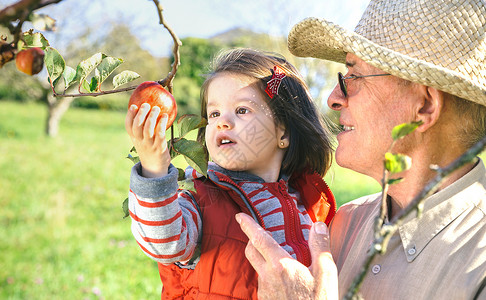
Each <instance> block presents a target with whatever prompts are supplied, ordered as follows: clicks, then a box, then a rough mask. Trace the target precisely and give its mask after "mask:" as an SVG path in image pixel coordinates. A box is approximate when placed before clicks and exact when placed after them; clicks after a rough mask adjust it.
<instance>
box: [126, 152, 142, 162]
mask: <svg viewBox="0 0 486 300" xmlns="http://www.w3.org/2000/svg"><path fill="white" fill-rule="evenodd" d="M127 158H128V159H129V160H131V161H132V162H133V164H136V163H138V162H139V161H140V157H138V156H132V155H131V154H128V156H127Z"/></svg>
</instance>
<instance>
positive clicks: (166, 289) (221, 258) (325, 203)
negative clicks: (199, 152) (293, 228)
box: [158, 174, 336, 299]
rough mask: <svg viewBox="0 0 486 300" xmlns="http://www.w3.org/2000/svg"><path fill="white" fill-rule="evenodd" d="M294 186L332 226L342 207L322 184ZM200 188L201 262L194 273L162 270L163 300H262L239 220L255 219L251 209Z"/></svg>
mask: <svg viewBox="0 0 486 300" xmlns="http://www.w3.org/2000/svg"><path fill="white" fill-rule="evenodd" d="M289 183H290V185H292V186H295V187H296V188H298V191H299V192H300V197H301V201H302V202H303V204H304V206H305V207H306V209H307V212H308V214H309V216H310V217H311V219H312V220H313V221H322V222H324V221H325V222H326V223H327V224H329V222H330V221H331V219H332V217H333V216H334V214H335V212H336V202H335V200H334V196H333V195H332V193H331V191H330V190H329V188H328V187H327V185H326V184H325V183H324V181H323V180H322V178H321V177H320V176H318V175H317V174H315V175H309V174H306V175H303V176H302V175H301V176H296V179H295V180H291V181H290V182H289ZM194 185H195V188H196V191H197V194H198V200H197V202H198V205H199V207H200V210H201V214H202V224H203V226H202V241H201V245H200V247H201V256H200V260H199V262H198V263H197V265H196V268H195V269H194V270H190V269H183V268H180V267H179V266H177V265H176V264H171V265H162V264H160V263H159V264H158V265H159V274H160V278H161V280H162V283H163V288H162V299H257V284H258V277H257V273H256V272H255V270H254V269H253V267H252V266H251V265H250V263H249V262H248V260H247V259H246V257H245V247H246V244H247V243H248V238H247V237H246V235H245V234H244V233H243V231H241V229H240V226H239V224H238V223H237V222H236V220H235V214H237V213H239V212H244V213H247V214H249V215H251V213H250V210H249V208H248V207H247V206H246V205H245V203H244V201H243V199H242V198H241V196H239V195H238V194H237V193H236V192H235V191H234V190H232V189H230V188H226V187H222V186H219V185H216V184H215V183H214V182H212V181H210V180H201V179H197V180H194ZM223 189H224V190H223ZM257 216H260V215H259V214H257ZM258 219H260V217H258ZM258 221H259V223H260V224H262V220H261V219H260V220H258Z"/></svg>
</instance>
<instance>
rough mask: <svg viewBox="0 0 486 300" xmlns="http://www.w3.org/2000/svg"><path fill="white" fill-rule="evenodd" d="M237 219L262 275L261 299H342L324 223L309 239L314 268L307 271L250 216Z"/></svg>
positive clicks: (248, 254)
mask: <svg viewBox="0 0 486 300" xmlns="http://www.w3.org/2000/svg"><path fill="white" fill-rule="evenodd" d="M236 220H237V221H238V223H240V226H241V229H242V230H243V232H244V233H245V234H246V235H247V236H248V238H249V239H250V240H249V242H248V245H247V247H246V251H245V254H246V257H247V258H248V260H249V261H250V263H251V265H252V266H253V268H255V270H256V271H257V273H258V299H279V300H284V299H292V300H295V299H319V300H323V299H338V281H337V269H336V265H335V263H334V261H333V259H332V255H331V253H330V248H329V234H328V230H327V226H326V225H325V224H324V223H322V222H317V223H315V224H314V225H313V226H312V229H311V232H310V236H309V247H310V251H311V256H312V265H311V266H310V268H306V267H305V266H304V265H303V264H301V263H300V262H298V261H297V260H295V259H293V258H292V257H291V256H290V255H289V254H288V253H287V251H285V250H284V249H283V248H282V247H280V246H279V245H278V244H277V242H276V241H275V240H274V239H273V238H272V237H271V236H270V234H268V233H267V232H266V231H265V230H264V229H263V228H262V227H260V226H259V225H258V224H257V223H256V222H255V221H254V220H253V219H252V218H251V217H250V216H248V215H246V214H243V213H240V214H237V215H236Z"/></svg>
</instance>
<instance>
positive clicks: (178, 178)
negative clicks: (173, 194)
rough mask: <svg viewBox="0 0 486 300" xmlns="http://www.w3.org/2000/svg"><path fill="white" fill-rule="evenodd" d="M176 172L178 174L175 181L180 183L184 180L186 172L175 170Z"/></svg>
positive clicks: (179, 169)
mask: <svg viewBox="0 0 486 300" xmlns="http://www.w3.org/2000/svg"><path fill="white" fill-rule="evenodd" d="M177 172H178V173H179V174H178V175H177V181H182V180H184V179H185V178H186V172H184V170H182V169H181V168H177ZM191 181H192V180H191Z"/></svg>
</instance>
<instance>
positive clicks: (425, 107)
mask: <svg viewBox="0 0 486 300" xmlns="http://www.w3.org/2000/svg"><path fill="white" fill-rule="evenodd" d="M343 7H344V6H343ZM343 12H345V10H344V11H343ZM289 48H290V50H291V52H292V53H293V54H295V55H297V56H303V57H306V56H308V57H316V58H321V59H328V60H333V61H337V62H342V63H345V64H346V67H347V70H348V71H347V73H346V74H344V75H343V74H339V75H338V80H339V84H338V85H337V86H336V88H335V89H334V90H333V92H332V93H331V95H330V97H329V99H328V105H329V107H330V108H331V109H333V110H337V111H339V112H340V113H341V114H340V119H339V121H340V123H341V125H342V127H343V130H342V132H341V133H339V135H338V136H337V140H338V143H339V145H338V147H337V149H336V161H337V163H338V164H339V165H340V166H343V167H346V168H350V169H353V170H355V171H358V172H360V173H363V174H366V175H368V176H371V177H372V178H374V179H376V180H377V181H379V182H381V179H382V176H383V158H384V154H385V152H386V151H387V149H388V147H389V146H390V144H391V142H392V140H391V135H390V133H391V130H392V128H393V127H394V126H395V125H398V124H400V123H404V122H411V121H422V124H421V125H420V126H419V127H418V128H417V130H416V131H414V132H413V133H411V134H410V135H408V136H406V137H405V138H404V139H403V140H400V141H399V142H398V143H397V144H396V145H395V147H394V148H393V151H394V152H399V153H404V154H406V155H408V156H410V157H411V158H412V161H413V164H412V167H411V169H410V170H408V171H406V172H403V173H401V174H399V175H400V176H401V177H404V180H403V181H402V182H400V183H398V184H394V185H391V186H390V188H389V190H388V195H387V201H386V202H387V203H386V221H385V222H388V221H389V220H391V219H392V218H393V217H394V216H396V215H397V213H399V212H400V211H402V210H403V209H404V208H405V207H407V205H409V204H410V202H411V200H412V199H413V198H414V197H415V196H416V195H417V194H419V192H420V191H421V190H422V189H423V188H424V187H425V186H426V184H427V183H428V182H429V180H431V179H432V178H434V177H435V176H436V172H435V171H434V170H432V169H431V165H438V166H440V167H445V166H447V165H448V164H449V163H451V162H452V161H453V160H454V159H455V158H457V157H458V156H460V155H461V154H462V153H464V152H465V151H466V150H467V149H468V148H469V147H471V145H473V144H474V143H475V142H477V141H478V140H480V139H481V138H482V137H484V136H485V135H486V2H485V1H484V0H441V1H437V0H372V1H371V2H370V4H369V6H368V8H367V9H366V11H365V13H364V15H363V17H362V19H361V20H360V22H359V24H358V26H357V27H356V29H355V32H348V31H346V30H344V29H342V28H341V27H339V26H337V25H334V24H332V23H330V22H327V21H324V20H317V19H306V20H304V21H302V22H301V23H299V24H297V25H296V26H295V27H294V28H293V29H292V31H291V32H290V34H289ZM349 188H350V189H352V188H353V187H352V186H350V187H349ZM380 204H381V197H380V195H371V196H366V197H363V198H360V199H358V200H355V201H352V202H350V203H348V204H345V205H343V206H342V207H341V208H340V209H339V210H338V212H337V215H336V217H335V218H334V220H333V222H332V223H331V225H330V241H329V242H330V249H331V253H332V257H333V258H334V260H335V262H336V266H337V271H338V273H339V295H340V297H342V296H343V295H344V294H345V293H346V291H347V290H348V288H349V286H350V285H351V282H352V281H353V279H354V277H355V276H356V274H358V273H359V271H360V269H361V268H362V265H363V262H364V260H365V257H366V255H367V251H368V249H369V247H370V243H371V242H372V241H373V238H374V237H373V228H374V222H375V219H376V217H377V215H378V213H379V210H380ZM485 213H486V171H485V166H484V164H483V162H482V161H481V160H479V159H478V160H475V161H474V162H472V163H470V164H467V165H465V166H463V167H462V168H460V169H458V170H456V171H455V172H454V173H453V174H452V175H451V176H450V177H449V178H448V179H447V180H446V181H445V182H443V183H442V185H441V186H440V189H439V191H438V192H436V193H435V194H434V195H432V196H430V197H429V198H427V199H426V201H425V206H424V210H423V214H422V216H421V217H418V216H417V215H416V214H412V215H409V216H408V217H407V219H406V220H405V222H404V223H403V225H401V226H400V227H399V230H398V232H397V233H396V234H395V235H393V237H392V238H391V240H390V242H389V245H388V249H387V251H386V253H385V254H384V255H382V256H378V257H376V258H375V259H374V261H373V262H372V266H371V268H370V269H369V270H368V271H367V274H366V277H365V279H364V281H363V283H362V286H361V288H360V294H361V296H362V297H363V298H364V299H486V288H485V285H486V217H485ZM237 219H238V221H239V222H240V224H241V226H242V229H243V230H244V231H245V233H247V235H248V236H249V238H250V242H249V244H248V246H247V257H248V259H249V260H250V262H251V263H252V265H253V266H254V267H255V269H256V270H257V272H258V273H259V276H260V280H259V296H260V297H261V298H263V299H265V298H271V299H312V298H322V299H325V298H333V297H337V295H336V291H337V284H336V283H335V273H334V272H335V270H333V264H332V260H331V259H330V255H329V253H328V252H326V247H328V240H327V235H326V230H327V228H325V226H324V225H323V224H315V225H314V227H313V230H312V231H311V237H310V241H309V242H310V245H311V247H313V252H312V253H313V265H312V266H311V268H310V270H309V269H307V268H305V267H303V266H302V265H300V264H299V263H297V262H295V261H293V260H292V259H290V258H289V257H288V256H287V255H285V253H284V252H283V251H281V250H280V248H279V247H278V245H276V244H275V242H273V241H271V239H269V238H268V235H266V234H265V232H264V231H263V230H262V229H261V228H258V226H257V225H256V224H255V223H254V222H252V220H251V218H248V217H247V216H246V215H238V216H237Z"/></svg>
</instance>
